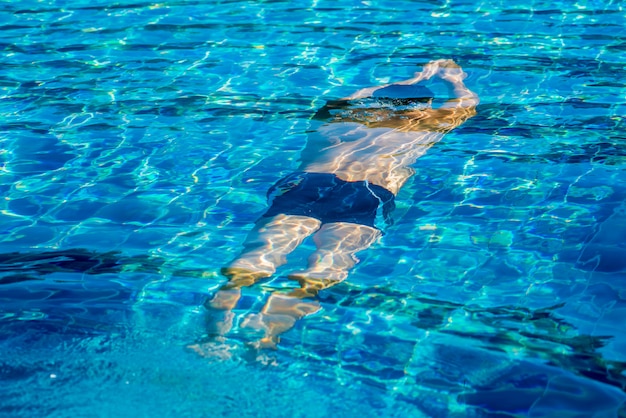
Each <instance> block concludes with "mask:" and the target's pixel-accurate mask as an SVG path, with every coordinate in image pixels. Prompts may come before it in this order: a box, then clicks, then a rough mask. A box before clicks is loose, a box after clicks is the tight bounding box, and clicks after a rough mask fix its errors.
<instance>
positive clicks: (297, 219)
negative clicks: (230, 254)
mask: <svg viewBox="0 0 626 418" xmlns="http://www.w3.org/2000/svg"><path fill="white" fill-rule="evenodd" d="M320 224H321V222H320V221H319V220H318V219H315V218H310V217H308V216H296V215H277V216H274V217H271V218H261V219H260V220H259V221H257V224H256V226H255V227H254V229H253V230H252V231H251V232H250V234H249V235H248V237H247V238H246V241H245V242H244V251H243V252H242V253H241V254H240V255H239V256H238V257H237V258H236V259H235V260H233V261H232V262H231V263H230V264H229V265H228V266H226V267H224V268H222V270H221V272H222V274H223V275H224V276H226V277H227V278H228V282H227V283H226V284H225V285H224V286H222V287H221V288H220V289H219V290H218V291H217V293H216V294H215V295H214V296H213V298H212V299H210V300H209V301H207V303H206V305H205V306H206V307H207V308H209V309H212V310H214V311H215V310H217V311H222V312H221V315H218V316H220V317H221V318H216V321H215V323H214V326H215V328H216V329H215V330H214V331H213V333H215V334H218V335H224V334H226V333H227V332H228V331H229V330H230V328H231V327H232V319H233V314H232V312H231V310H232V309H233V308H234V307H235V306H236V305H237V302H238V301H239V299H240V298H241V288H242V287H244V286H251V285H253V284H254V283H256V282H257V281H259V280H261V279H263V278H266V277H270V276H271V275H272V274H273V273H274V272H275V271H276V269H277V268H278V267H279V266H280V265H282V264H284V263H285V262H286V257H287V255H288V254H289V253H291V252H292V251H293V250H295V249H296V248H297V247H298V246H299V245H300V244H301V243H302V241H304V239H305V238H306V237H308V236H309V235H311V234H312V233H314V232H315V231H316V230H318V229H319V227H320Z"/></svg>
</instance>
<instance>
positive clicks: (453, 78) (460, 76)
mask: <svg viewBox="0 0 626 418" xmlns="http://www.w3.org/2000/svg"><path fill="white" fill-rule="evenodd" d="M437 76H438V77H439V78H441V79H442V80H444V81H448V82H450V83H452V84H455V83H460V82H462V81H463V80H465V78H466V77H467V73H465V72H464V71H463V69H462V68H461V66H460V65H458V64H457V63H456V62H454V61H452V60H439V64H438V69H437Z"/></svg>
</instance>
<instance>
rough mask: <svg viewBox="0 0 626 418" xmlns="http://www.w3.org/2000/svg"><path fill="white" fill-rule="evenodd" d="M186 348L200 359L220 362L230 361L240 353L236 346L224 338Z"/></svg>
mask: <svg viewBox="0 0 626 418" xmlns="http://www.w3.org/2000/svg"><path fill="white" fill-rule="evenodd" d="M187 348H188V349H190V350H191V351H193V352H195V353H196V354H198V355H200V356H202V357H205V358H210V359H215V360H220V361H224V360H228V359H231V358H233V357H234V356H236V355H237V354H238V353H239V351H240V347H239V346H238V345H237V344H235V343H234V342H232V341H228V340H227V339H226V338H215V339H213V340H211V341H207V342H203V343H198V344H192V345H188V346H187Z"/></svg>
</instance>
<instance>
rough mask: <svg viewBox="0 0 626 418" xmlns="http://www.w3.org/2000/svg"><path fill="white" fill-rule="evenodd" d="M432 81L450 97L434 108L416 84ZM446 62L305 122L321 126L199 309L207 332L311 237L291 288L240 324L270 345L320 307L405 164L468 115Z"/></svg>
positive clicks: (363, 242) (388, 202)
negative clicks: (207, 313)
mask: <svg viewBox="0 0 626 418" xmlns="http://www.w3.org/2000/svg"><path fill="white" fill-rule="evenodd" d="M433 76H438V77H439V78H440V79H442V80H443V81H445V82H446V83H447V84H448V85H449V87H450V91H451V94H450V96H451V98H450V99H449V100H448V101H446V102H445V103H444V104H443V105H442V106H440V107H438V108H436V109H433V108H432V107H431V103H432V99H433V94H432V92H431V91H430V90H428V89H427V88H425V87H422V86H419V85H418V83H419V82H421V81H425V80H428V79H430V78H432V77H433ZM466 76H467V75H466V74H465V73H464V72H463V70H462V69H461V67H459V66H458V65H457V64H456V63H454V61H452V60H437V61H431V62H429V63H428V64H426V65H425V66H424V67H423V70H422V71H421V72H419V73H416V74H415V76H414V77H413V78H411V79H409V80H405V81H400V82H397V83H393V84H387V85H382V86H378V87H371V88H366V89H363V90H359V91H357V92H356V93H354V94H353V95H351V96H349V97H345V98H343V99H340V100H336V101H330V102H328V103H327V104H326V105H325V106H324V107H323V108H322V109H321V110H319V111H318V112H317V114H316V115H315V117H316V118H317V119H322V120H324V121H325V123H324V124H323V125H322V126H321V127H320V128H319V129H318V130H317V131H316V132H315V133H314V134H312V135H311V136H310V138H309V139H308V142H307V149H306V150H305V152H304V153H303V155H304V156H303V161H302V164H301V166H300V168H299V170H298V171H297V172H295V173H293V174H290V175H288V176H287V177H285V178H283V179H282V180H280V181H278V182H277V183H276V184H275V185H274V186H273V187H272V188H271V189H270V190H269V192H268V196H269V200H270V208H269V209H268V210H267V212H265V214H264V215H263V216H261V218H260V219H259V220H258V221H257V222H256V225H255V227H254V229H253V230H252V231H251V232H250V234H249V235H248V237H247V239H246V241H245V243H244V250H243V251H242V253H241V254H240V255H239V256H238V257H237V258H236V259H235V260H234V261H232V262H231V263H230V264H229V265H228V266H227V267H224V268H222V274H223V275H224V276H226V277H227V278H228V282H227V283H226V284H225V285H223V286H222V287H221V288H220V289H219V290H218V291H217V292H216V294H215V295H214V296H213V298H212V299H210V300H209V301H208V302H207V303H206V307H207V308H208V309H209V310H211V311H212V312H213V313H214V314H216V316H217V317H219V318H216V319H215V322H214V327H215V330H214V333H215V334H216V335H217V336H218V337H219V336H224V335H225V334H226V333H227V332H228V331H230V329H231V327H232V321H233V313H232V309H233V308H234V307H235V306H236V304H237V302H238V301H239V299H240V297H241V288H242V287H243V286H251V285H254V284H255V283H256V282H257V281H259V280H261V279H264V278H267V277H270V276H271V275H272V274H274V272H275V271H276V269H277V268H278V267H279V266H281V265H282V264H285V263H286V257H287V255H288V254H289V253H291V252H292V251H293V250H295V249H296V248H297V247H298V246H299V245H300V244H301V243H302V242H303V241H304V239H305V238H307V237H308V236H310V235H313V240H314V242H315V245H316V250H315V251H314V252H313V253H312V254H311V256H310V257H309V260H308V267H307V268H306V269H304V270H302V271H297V272H293V273H292V274H290V275H289V278H290V279H293V280H296V281H297V282H298V283H299V284H300V287H299V288H296V289H292V290H290V291H286V292H283V291H276V292H274V293H273V294H272V295H270V297H269V298H268V300H267V303H266V304H265V306H264V307H263V309H262V310H261V312H260V313H259V314H258V315H251V316H249V317H248V318H247V319H246V320H245V321H244V323H243V326H248V327H253V328H257V329H261V330H263V331H264V336H263V337H262V338H261V339H260V340H259V341H258V342H257V343H256V346H257V347H259V348H264V347H275V346H276V344H277V343H278V341H279V336H280V334H282V333H284V332H286V331H287V330H289V329H291V328H292V327H293V326H294V324H295V323H296V321H297V320H299V319H301V318H302V317H304V316H306V315H309V314H312V313H314V312H317V311H318V310H319V309H320V305H319V302H318V301H317V300H316V296H317V294H318V292H319V291H320V290H322V289H325V288H328V287H330V286H333V285H335V284H337V283H339V282H341V281H343V280H344V279H345V278H346V277H347V276H348V272H349V270H350V269H351V268H352V267H353V266H354V265H355V264H356V263H357V261H358V260H357V259H356V257H355V254H356V253H357V252H358V251H362V250H365V249H366V248H368V247H369V246H370V245H372V244H373V243H374V242H375V241H376V240H377V239H378V238H379V237H380V236H381V231H380V229H379V228H378V227H377V225H380V222H381V220H382V221H383V222H384V221H385V220H388V219H389V216H390V213H391V211H392V209H393V208H394V199H395V196H396V195H397V194H398V192H399V190H400V188H401V187H402V186H403V185H404V183H405V182H406V181H407V180H408V179H409V178H410V177H411V176H412V175H413V174H414V171H413V169H412V168H411V167H410V165H411V164H413V163H414V162H415V161H416V160H417V159H418V158H419V157H420V156H421V155H423V154H424V153H425V152H426V151H427V150H428V148H430V147H431V146H432V145H434V144H435V143H437V142H438V141H440V140H441V138H442V137H443V136H444V135H445V134H446V133H447V132H449V131H450V130H452V129H453V128H455V127H457V126H459V125H461V124H462V123H463V122H465V121H466V120H467V119H469V118H471V117H472V116H474V115H475V113H476V111H475V109H476V105H477V104H478V96H477V95H476V94H475V93H473V92H472V91H470V90H469V89H468V88H467V87H466V86H465V84H464V83H463V80H464V79H465V77H466Z"/></svg>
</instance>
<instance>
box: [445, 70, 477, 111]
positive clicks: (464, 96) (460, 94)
mask: <svg viewBox="0 0 626 418" xmlns="http://www.w3.org/2000/svg"><path fill="white" fill-rule="evenodd" d="M437 76H439V78H441V79H442V80H443V81H446V82H448V83H449V84H450V91H451V96H452V98H451V99H449V100H448V101H446V102H445V103H444V104H443V105H442V106H440V107H439V108H438V109H459V108H460V109H463V110H464V111H467V110H469V109H472V110H473V109H475V108H476V106H478V103H479V99H478V95H477V94H476V93H474V92H473V91H471V90H470V89H468V88H467V86H466V85H465V83H463V80H464V79H465V78H466V77H467V74H466V73H465V72H464V71H463V69H462V68H461V67H460V66H459V65H457V64H456V63H455V62H454V61H452V60H445V61H442V62H440V63H439V70H438V72H437Z"/></svg>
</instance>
